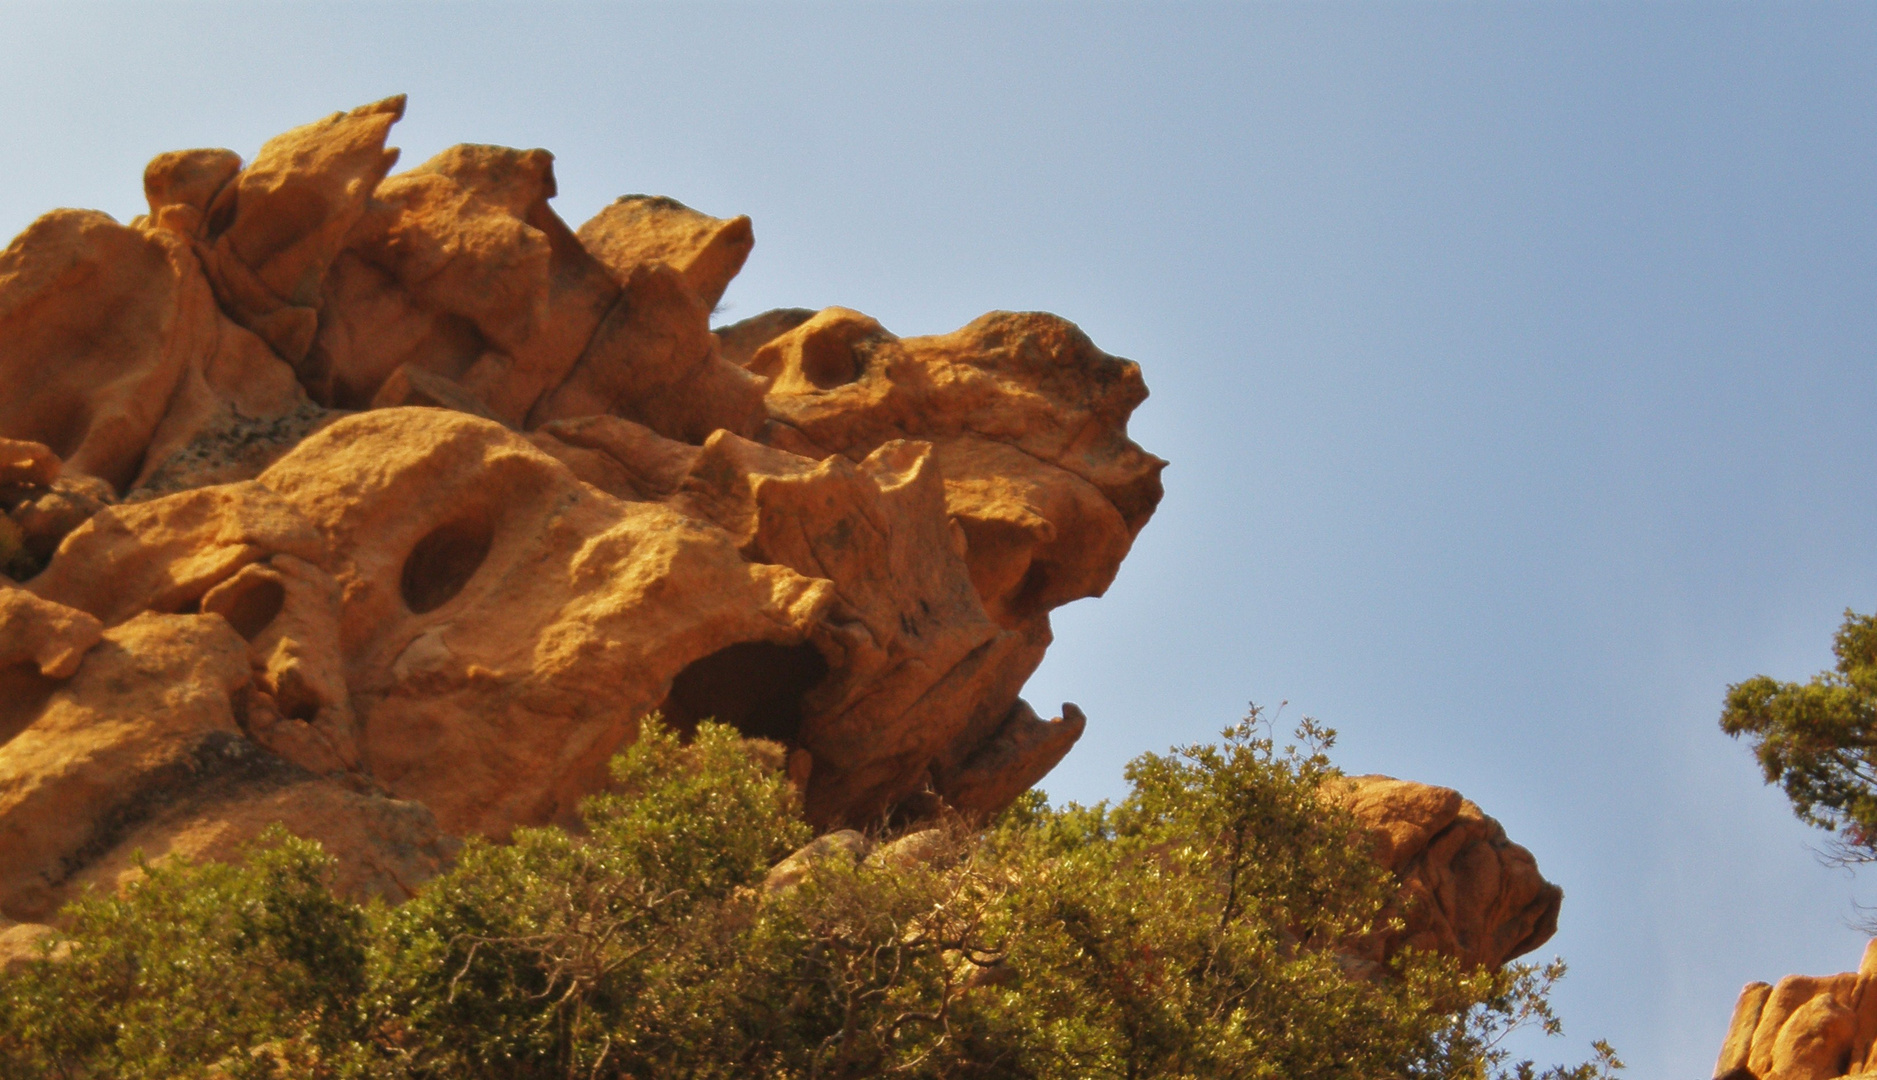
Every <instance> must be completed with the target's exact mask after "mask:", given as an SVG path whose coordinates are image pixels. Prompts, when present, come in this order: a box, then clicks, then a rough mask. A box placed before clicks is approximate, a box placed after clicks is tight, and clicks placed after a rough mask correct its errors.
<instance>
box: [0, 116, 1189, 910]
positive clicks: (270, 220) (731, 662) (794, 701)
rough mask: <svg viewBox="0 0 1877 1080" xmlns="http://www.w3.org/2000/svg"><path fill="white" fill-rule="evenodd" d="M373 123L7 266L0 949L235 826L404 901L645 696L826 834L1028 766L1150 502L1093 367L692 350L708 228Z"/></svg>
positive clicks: (258, 160) (750, 325)
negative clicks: (1058, 627) (731, 730)
mask: <svg viewBox="0 0 1877 1080" xmlns="http://www.w3.org/2000/svg"><path fill="white" fill-rule="evenodd" d="M403 108H404V103H403V100H402V99H401V98H394V99H391V100H388V101H384V102H379V103H377V104H374V105H367V106H364V107H362V108H359V109H354V110H352V111H351V112H348V113H340V114H335V115H333V116H331V117H328V118H326V119H325V120H321V121H318V122H316V123H313V124H308V125H306V126H304V127H301V128H297V129H295V130H293V131H290V132H287V133H286V134H284V135H281V136H279V137H278V138H275V139H273V140H270V141H269V142H268V143H267V144H266V145H265V146H263V147H262V148H261V150H260V152H259V154H257V155H256V156H255V158H254V160H253V161H251V162H248V163H246V164H245V165H244V164H243V162H242V161H241V159H240V157H239V156H238V155H236V154H234V153H233V152H231V151H227V150H189V151H180V152H176V153H171V154H165V155H162V156H161V157H159V158H157V159H156V160H155V161H153V162H151V164H150V166H149V168H148V169H147V170H146V172H145V175H144V191H145V195H146V197H147V200H148V202H149V207H150V213H149V215H148V216H147V217H140V218H138V219H136V220H135V221H132V222H130V223H129V224H119V223H118V222H115V221H113V220H111V219H110V218H109V217H107V216H105V215H103V214H99V213H95V212H90V211H78V210H61V211H56V212H54V213H51V214H48V215H46V216H45V217H44V218H41V219H40V220H39V221H37V222H35V223H34V224H33V225H32V226H31V227H30V228H28V229H27V231H26V232H25V233H23V234H22V235H21V236H20V237H19V238H18V239H16V240H15V241H14V242H13V243H12V244H11V245H10V246H9V247H8V248H7V249H6V251H5V252H4V254H0V386H4V387H5V388H6V389H5V393H3V394H0V510H4V511H5V513H6V517H5V518H4V519H0V520H3V521H4V524H0V529H4V530H5V531H4V532H3V533H0V549H4V550H0V562H4V563H5V568H6V570H7V572H8V573H9V574H10V575H11V577H12V579H14V582H13V583H6V582H0V586H4V587H0V740H3V741H0V917H4V918H5V919H9V920H14V921H16V922H21V923H27V924H30V923H32V922H35V921H37V920H41V919H43V918H45V917H47V916H48V915H49V914H50V913H51V912H52V911H53V910H55V909H56V906H57V904H58V903H59V902H60V901H61V900H62V899H64V898H65V897H67V896H69V895H70V893H71V891H72V890H73V889H75V888H78V887H80V886H82V885H84V884H87V883H98V884H110V883H113V882H116V881H119V880H121V879H122V878H123V876H124V875H126V874H130V873H134V867H133V863H132V861H131V859H130V853H131V852H132V851H133V850H138V849H140V850H142V851H144V852H146V853H147V854H157V855H161V854H165V853H171V852H180V853H188V854H192V855H196V856H199V857H211V858H213V857H226V856H227V855H229V854H230V853H232V852H233V851H234V850H236V848H238V846H239V845H240V844H241V843H242V842H244V841H245V840H247V839H249V838H251V837H252V836H254V835H256V834H257V833H258V832H259V831H260V830H261V829H262V828H264V827H265V825H266V824H267V822H268V821H269V820H276V819H277V820H283V821H285V823H286V824H287V825H288V826H289V827H291V828H293V829H295V830H296V831H299V832H302V833H305V834H308V835H312V836H315V837H317V838H319V839H321V840H322V841H324V842H325V843H326V844H327V846H328V847H329V848H331V849H332V850H334V851H335V852H337V853H338V854H339V856H340V861H341V864H342V866H343V867H344V873H345V875H346V884H347V885H348V887H349V888H351V889H352V890H353V891H355V892H376V893H381V894H384V895H388V896H393V897H396V896H399V895H403V894H405V893H408V891H409V890H410V889H412V888H415V887H416V886H417V884H419V883H421V881H422V880H423V879H424V878H425V877H426V876H427V875H429V874H430V873H433V872H434V871H435V870H436V868H437V867H439V866H441V865H442V864H443V863H444V862H445V861H446V860H447V859H448V857H449V853H450V850H451V847H452V844H453V843H454V838H456V837H460V836H464V835H469V834H481V835H490V836H496V837H500V836H502V835H505V834H506V833H507V832H509V831H510V830H511V829H513V828H515V827H517V826H519V825H526V824H535V823H540V822H547V821H566V820H569V819H570V818H571V816H572V815H573V813H574V808H575V806H576V804H577V802H578V800H579V799H580V797H581V796H583V795H584V794H586V793H588V792H591V791H593V790H595V789H596V788H597V787H598V786H600V785H601V784H602V783H603V782H604V778H605V763H606V761H607V759H608V758H609V757H610V756H611V755H612V754H613V753H614V752H616V751H617V750H618V749H619V748H620V747H622V746H623V745H625V744H627V743H629V742H630V741H631V740H632V739H633V738H634V737H635V735H636V732H637V729H638V724H639V722H640V720H641V718H642V717H644V716H645V715H647V714H648V713H650V712H652V711H654V710H662V711H663V712H664V714H665V715H666V716H667V717H669V718H670V719H671V720H672V721H673V722H674V723H677V724H679V725H689V724H694V723H696V722H697V721H698V720H700V719H703V718H705V717H716V718H718V719H722V720H726V721H729V722H732V723H734V724H736V725H737V726H738V727H740V728H742V729H743V730H744V731H746V732H749V733H751V734H759V735H764V736H768V737H770V738H773V739H775V740H777V741H778V742H780V743H782V744H783V745H785V746H786V747H787V748H788V753H787V761H788V769H789V774H790V776H791V778H793V779H794V780H795V781H796V782H797V783H798V784H799V785H800V786H801V787H802V788H803V789H804V792H805V799H806V804H807V807H808V811H809V813H810V815H811V816H812V817H813V818H814V820H815V821H817V822H818V823H821V824H823V825H827V826H830V827H833V826H839V825H842V824H864V823H869V822H877V821H879V820H882V819H883V818H886V817H892V816H895V815H897V816H898V817H900V818H912V819H916V818H920V817H923V816H928V815H930V814H932V813H935V812H939V811H942V810H943V809H945V808H946V807H947V806H949V807H950V808H952V809H955V810H958V811H960V812H962V813H964V814H967V815H972V816H977V817H983V816H986V815H989V814H991V813H994V812H995V811H996V810H998V809H999V808H1000V807H1001V806H1003V805H1005V804H1006V803H1008V802H1009V800H1010V799H1011V798H1013V797H1014V796H1015V795H1016V794H1017V793H1018V792H1020V791H1022V790H1023V789H1024V788H1026V787H1028V786H1029V785H1031V784H1033V783H1034V782H1035V781H1036V780H1037V779H1038V778H1040V777H1041V776H1042V775H1043V774H1044V773H1045V772H1047V771H1048V770H1049V768H1050V767H1052V766H1053V765H1054V764H1055V763H1056V761H1058V760H1059V759H1060V758H1061V757H1062V755H1063V754H1064V753H1066V752H1067V751H1068V749H1069V747H1070V745H1071V744H1073V742H1074V741H1075V738H1076V737H1077V736H1078V735H1079V734H1080V732H1081V730H1082V725H1083V720H1082V717H1081V714H1080V712H1079V711H1077V710H1075V709H1074V707H1073V706H1069V707H1066V708H1065V713H1066V716H1067V719H1063V720H1057V721H1047V720H1044V719H1042V718H1040V717H1038V716H1037V715H1036V713H1035V712H1034V711H1033V710H1031V709H1030V708H1029V706H1028V705H1026V704H1024V703H1023V702H1021V701H1020V700H1019V699H1018V697H1017V692H1018V690H1019V689H1020V688H1021V686H1022V685H1023V683H1024V681H1025V680H1026V679H1027V678H1028V677H1029V675H1030V673H1031V672H1032V671H1033V670H1034V669H1035V667H1036V665H1037V664H1038V663H1039V662H1040V661H1041V659H1042V655H1043V650H1044V649H1045V648H1046V647H1047V646H1048V644H1049V640H1050V631H1049V617H1048V613H1049V611H1050V609H1052V608H1054V607H1056V606H1059V605H1061V604H1063V603H1067V602H1069V601H1071V600H1074V599H1078V598H1080V597H1085V596H1096V595H1099V594H1100V593H1101V592H1102V591H1103V590H1104V589H1106V588H1107V586H1108V584H1109V582H1110V581H1111V580H1112V579H1113V577H1114V573H1115V570H1116V569H1117V567H1118V566H1119V564H1120V561H1121V559H1122V558H1123V557H1124V556H1125V555H1126V553H1127V550H1128V547H1129V545H1130V544H1131V543H1132V540H1133V538H1134V536H1135V535H1136V534H1137V533H1138V532H1139V530H1140V528H1141V526H1142V525H1143V524H1145V522H1146V520H1147V518H1148V516H1149V515H1150V514H1151V513H1152V511H1153V508H1154V505H1155V503H1156V502H1157V501H1158V500H1159V496H1160V482H1159V474H1160V469H1161V467H1162V465H1163V463H1162V462H1161V461H1159V460H1158V459H1156V458H1154V457H1152V456H1150V455H1148V454H1146V453H1145V452H1143V451H1142V450H1141V449H1140V448H1139V447H1137V446H1135V445H1134V444H1133V443H1132V442H1130V441H1129V440H1128V438H1127V432H1126V424H1127V418H1128V414H1129V413H1130V412H1131V411H1132V410H1133V409H1134V407H1135V406H1136V405H1138V404H1139V403H1140V401H1141V400H1142V399H1143V398H1144V397H1145V395H1146V390H1145V388H1144V387H1143V385H1142V383H1141V378H1140V372H1139V369H1138V368H1137V367H1136V366H1135V365H1134V364H1132V363H1130V362H1128V361H1125V360H1119V359H1116V358H1114V357H1111V356H1107V355H1105V354H1103V353H1101V352H1100V351H1099V350H1097V349H1096V348H1095V347H1094V346H1093V345H1092V344H1090V343H1089V341H1088V339H1087V338H1086V337H1084V336H1083V335H1082V334H1081V333H1080V332H1079V331H1078V330H1076V329H1075V327H1073V326H1071V325H1070V324H1068V323H1067V322H1064V321H1063V320H1061V319H1058V318H1056V317H1054V316H1049V315H1016V314H995V315H990V316H986V317H985V318H983V319H980V320H979V321H978V322H976V323H973V324H972V325H971V326H969V327H966V328H965V329H964V330H961V331H958V332H957V333H954V334H948V335H942V336H939V337H931V338H907V339H901V338H898V337H895V336H894V335H892V334H890V333H888V332H887V331H886V330H884V329H883V328H881V327H880V326H879V325H878V324H877V323H874V322H873V321H872V320H869V319H867V318H866V317H865V316H862V315H859V314H857V313H854V312H850V311H846V310H843V309H833V310H830V311H827V312H821V313H815V312H797V311H783V312H776V313H771V314H770V315H767V316H758V317H757V318H755V319H752V320H746V321H745V322H743V323H740V324H738V325H736V326H734V327H726V328H722V329H721V331H714V330H713V329H712V328H711V326H710V322H709V319H710V312H711V310H712V308H713V307H714V306H715V305H716V303H717V301H718V300H719V299H720V298H721V297H722V295H723V293H724V290H725V288H726V287H727V286H728V285H729V283H730V281H731V279H732V277H734V276H735V274H736V273H737V271H738V269H739V268H740V267H741V266H742V264H743V262H744V260H745V259H746V258H747V257H748V255H749V253H750V250H751V247H752V245H753V242H754V239H753V237H754V234H753V231H752V228H751V224H750V222H749V220H748V219H747V218H730V219H717V218H712V217H709V216H706V215H704V214H700V213H698V212H697V211H694V210H691V209H690V208H688V207H685V206H683V205H682V204H680V203H677V202H675V201H672V200H670V199H664V198H655V197H649V196H626V197H624V198H622V199H620V200H618V201H617V202H615V203H613V204H612V205H610V206H608V207H606V208H605V209H604V210H602V211H601V212H600V213H599V214H598V215H597V216H595V217H594V218H593V220H591V221H589V222H587V223H586V224H584V225H582V226H581V227H580V228H578V229H574V228H570V227H569V226H568V225H567V224H566V223H564V222H562V221H561V220H560V218H559V217H558V216H557V215H556V214H555V213H554V211H553V210H552V209H551V208H550V206H549V200H550V199H551V198H552V197H553V196H554V194H555V181H554V172H553V158H552V156H551V155H550V154H548V153H547V152H546V151H543V150H511V149H506V148H502V147H492V146H458V147H454V148H452V149H450V150H446V151H444V152H443V153H441V154H438V155H437V156H436V157H434V158H433V159H431V160H430V161H428V162H426V163H424V164H422V165H420V166H418V167H417V168H414V169H411V170H409V171H407V172H403V173H399V174H396V175H393V174H392V173H391V168H392V166H393V164H394V163H395V161H396V156H397V152H396V151H395V150H391V149H388V148H387V147H386V146H385V139H386V136H387V134H388V133H389V131H390V129H391V126H392V125H393V124H394V123H395V122H396V121H397V119H398V118H399V117H400V116H401V115H402V113H403ZM9 932H10V933H11V931H9ZM14 936H15V937H22V936H26V937H29V936H30V934H27V933H26V931H20V932H19V933H16V934H14Z"/></svg>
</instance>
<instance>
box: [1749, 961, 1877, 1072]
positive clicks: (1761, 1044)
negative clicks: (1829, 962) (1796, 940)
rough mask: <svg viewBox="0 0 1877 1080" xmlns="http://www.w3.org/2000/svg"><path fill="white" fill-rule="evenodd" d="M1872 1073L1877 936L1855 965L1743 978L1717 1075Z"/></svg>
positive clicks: (1876, 1052) (1875, 1066)
mask: <svg viewBox="0 0 1877 1080" xmlns="http://www.w3.org/2000/svg"><path fill="white" fill-rule="evenodd" d="M1838 1076H1858V1077H1877V941H1872V942H1871V943H1870V944H1869V945H1868V946H1867V947H1866V948H1865V949H1864V959H1863V961H1862V962H1861V963H1859V964H1858V968H1857V970H1856V971H1847V972H1844V973H1843V974H1840V975H1825V976H1817V977H1814V976H1810V975H1788V976H1786V977H1785V978H1783V979H1781V980H1779V982H1778V984H1777V985H1771V986H1769V985H1767V984H1766V983H1763V982H1754V983H1748V984H1747V985H1746V987H1745V988H1743V989H1742V990H1741V991H1740V999H1739V1000H1738V1001H1737V1002H1736V1003H1735V1004H1734V1017H1733V1020H1732V1021H1731V1022H1730V1023H1729V1024H1728V1025H1727V1038H1726V1039H1725V1040H1724V1041H1723V1042H1722V1043H1721V1056H1720V1060H1719V1061H1717V1062H1715V1064H1714V1077H1715V1080H1830V1078H1832V1077H1838Z"/></svg>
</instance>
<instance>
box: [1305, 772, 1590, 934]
mask: <svg viewBox="0 0 1877 1080" xmlns="http://www.w3.org/2000/svg"><path fill="white" fill-rule="evenodd" d="M1339 788H1340V790H1339V791H1338V792H1337V795H1338V797H1339V798H1341V799H1342V800H1343V802H1344V804H1345V805H1346V806H1348V808H1349V809H1350V811H1351V812H1352V813H1353V814H1354V815H1355V818H1356V820H1357V822H1359V823H1360V824H1361V825H1362V827H1363V829H1364V830H1366V831H1367V833H1368V834H1369V836H1370V837H1371V838H1372V840H1373V842H1374V844H1375V857H1376V860H1377V861H1378V862H1380V863H1381V864H1382V865H1383V866H1386V867H1387V868H1388V869H1389V870H1391V871H1393V872H1394V874H1395V876H1396V878H1397V879H1398V880H1399V881H1400V882H1401V894H1400V895H1401V899H1400V901H1399V903H1398V906H1397V907H1396V909H1395V911H1394V914H1396V915H1398V916H1399V917H1400V918H1401V921H1402V925H1403V929H1402V930H1401V932H1400V933H1398V934H1393V935H1388V936H1386V937H1384V938H1383V939H1381V940H1377V941H1371V942H1368V943H1366V947H1365V949H1364V950H1363V951H1364V956H1365V958H1366V959H1369V960H1380V959H1383V958H1384V957H1386V956H1390V955H1392V954H1393V953H1394V952H1395V950H1397V949H1401V948H1404V947H1412V948H1418V949H1426V950H1430V951H1436V952H1442V953H1446V954H1448V955H1450V956H1457V957H1459V958H1460V959H1461V960H1462V961H1463V962H1465V963H1467V964H1474V965H1480V966H1485V967H1497V966H1499V965H1501V964H1504V963H1505V962H1506V961H1508V960H1511V959H1512V958H1514V957H1517V956H1523V955H1524V954H1526V953H1528V952H1531V951H1532V950H1533V949H1536V948H1538V947H1539V946H1540V945H1543V944H1544V943H1545V942H1546V941H1548V940H1550V938H1551V935H1553V934H1555V933H1556V932H1557V929H1558V908H1559V906H1560V905H1561V904H1562V903H1563V900H1564V891H1563V890H1562V889H1560V888H1558V887H1557V886H1556V885H1553V884H1552V883H1550V882H1549V881H1546V880H1545V879H1544V878H1543V877H1542V876H1541V875H1540V874H1539V873H1538V863H1537V861H1536V860H1534V859H1533V858H1532V854H1531V852H1529V851H1527V850H1525V849H1524V848H1522V847H1520V846H1519V845H1517V844H1514V843H1513V842H1512V841H1510V840H1508V839H1507V838H1506V834H1505V829H1503V828H1501V827H1500V825H1499V823H1498V822H1497V821H1495V820H1493V819H1492V818H1490V817H1487V816H1486V815H1485V814H1484V813H1483V812H1481V810H1480V808H1479V807H1478V806H1476V805H1474V804H1473V802H1472V801H1471V800H1468V799H1465V798H1462V797H1461V795H1460V793H1459V792H1457V791H1455V790H1453V789H1452V788H1444V787H1436V786H1434V785H1432V784H1419V783H1415V782H1413V781H1411V780H1396V779H1394V778H1393V777H1388V776H1355V777H1349V778H1346V779H1344V780H1342V781H1341V782H1340V783H1339Z"/></svg>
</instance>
